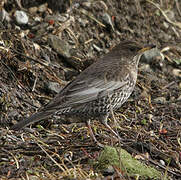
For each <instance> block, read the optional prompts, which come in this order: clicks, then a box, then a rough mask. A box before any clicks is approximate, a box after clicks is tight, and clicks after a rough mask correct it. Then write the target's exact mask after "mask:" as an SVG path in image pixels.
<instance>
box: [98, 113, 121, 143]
mask: <svg viewBox="0 0 181 180" xmlns="http://www.w3.org/2000/svg"><path fill="white" fill-rule="evenodd" d="M108 116H109V115H108V114H107V115H104V116H101V118H100V120H101V122H102V124H104V126H105V127H107V128H108V129H109V130H110V131H111V133H112V134H113V135H115V136H116V137H117V138H118V139H119V140H122V138H121V137H120V136H119V134H118V133H116V132H115V131H114V130H113V129H112V128H111V127H110V126H109V124H108V123H107V118H108Z"/></svg>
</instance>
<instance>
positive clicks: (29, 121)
mask: <svg viewBox="0 0 181 180" xmlns="http://www.w3.org/2000/svg"><path fill="white" fill-rule="evenodd" d="M51 114H52V112H51V111H47V112H45V111H40V112H37V113H35V114H33V115H32V116H30V117H29V118H27V119H25V120H22V121H20V122H18V123H17V124H15V125H13V126H12V127H11V130H15V131H17V130H20V129H22V128H23V127H25V126H28V125H30V124H32V123H35V122H38V121H40V120H43V119H45V118H47V117H49V116H50V115H51Z"/></svg>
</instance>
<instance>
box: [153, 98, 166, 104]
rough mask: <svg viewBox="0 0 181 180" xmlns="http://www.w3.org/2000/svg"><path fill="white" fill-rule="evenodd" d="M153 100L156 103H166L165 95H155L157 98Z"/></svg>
mask: <svg viewBox="0 0 181 180" xmlns="http://www.w3.org/2000/svg"><path fill="white" fill-rule="evenodd" d="M154 102H155V103H158V104H165V103H166V98H165V97H157V98H155V99H154Z"/></svg>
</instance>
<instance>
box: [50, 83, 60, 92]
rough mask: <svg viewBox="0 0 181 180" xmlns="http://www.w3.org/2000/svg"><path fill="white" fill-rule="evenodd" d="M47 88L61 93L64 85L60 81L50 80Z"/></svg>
mask: <svg viewBox="0 0 181 180" xmlns="http://www.w3.org/2000/svg"><path fill="white" fill-rule="evenodd" d="M47 89H48V90H49V91H51V92H53V93H59V92H60V90H61V89H62V87H61V86H60V84H59V83H56V82H48V84H47Z"/></svg>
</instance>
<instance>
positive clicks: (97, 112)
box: [11, 40, 156, 142]
mask: <svg viewBox="0 0 181 180" xmlns="http://www.w3.org/2000/svg"><path fill="white" fill-rule="evenodd" d="M155 47H156V46H155V45H146V46H143V45H140V44H139V43H138V42H136V41H132V40H130V41H129V40H126V41H121V42H120V43H119V44H118V45H117V46H115V47H114V48H112V49H111V50H110V51H109V52H108V53H107V54H106V55H105V56H103V57H101V58H99V59H97V60H96V61H95V62H94V63H93V64H92V65H90V66H89V67H88V68H86V69H85V70H84V71H82V72H81V73H80V74H79V75H78V76H77V77H76V78H75V79H74V80H73V81H72V82H70V83H69V84H67V85H66V86H65V87H64V88H63V89H62V90H61V91H60V92H59V93H58V94H57V95H56V96H55V97H54V98H53V99H52V100H50V102H49V103H48V104H46V105H45V106H43V107H41V108H40V110H38V111H37V112H36V113H34V114H33V115H31V116H30V117H28V118H26V119H24V120H21V121H20V122H18V123H17V124H15V125H13V126H12V127H11V129H12V130H16V131H17V130H20V129H22V128H24V127H25V126H27V125H30V124H32V123H35V122H38V121H40V120H44V119H46V118H47V117H50V116H51V115H58V116H61V115H65V116H67V117H74V118H79V119H80V120H81V121H83V122H85V123H87V126H88V127H89V129H90V134H91V136H92V137H93V140H95V141H96V142H97V140H96V138H95V136H94V134H93V132H92V130H91V128H90V123H91V121H92V120H93V119H98V120H99V121H101V122H102V123H103V124H104V125H105V126H106V127H107V128H108V129H109V130H111V132H112V133H113V134H114V135H117V133H116V132H115V131H114V130H113V129H112V128H111V127H110V126H109V125H108V123H107V119H108V117H109V116H110V115H111V112H112V111H113V112H114V111H115V110H117V109H119V108H120V107H121V106H122V104H123V103H125V102H126V100H127V99H128V98H129V96H130V95H131V93H132V92H133V90H134V87H135V84H136V80H137V73H138V64H139V60H140V59H141V57H142V55H143V54H144V53H145V52H147V51H150V50H151V49H153V48H155Z"/></svg>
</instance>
